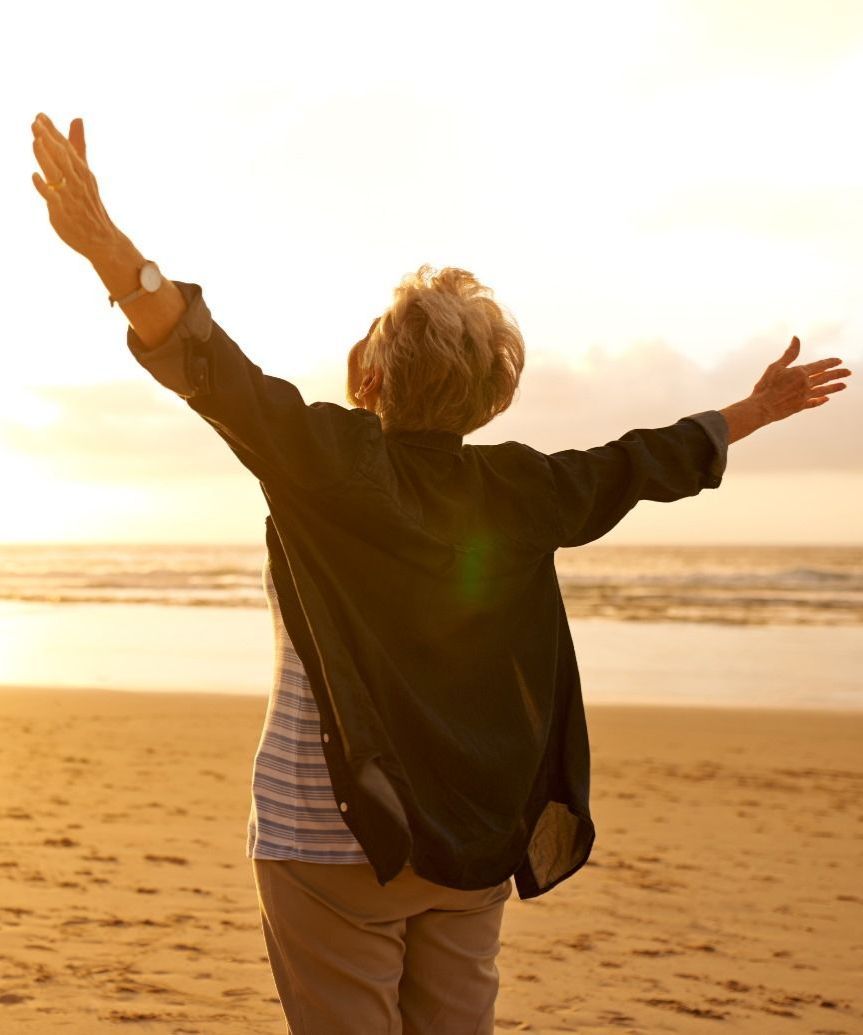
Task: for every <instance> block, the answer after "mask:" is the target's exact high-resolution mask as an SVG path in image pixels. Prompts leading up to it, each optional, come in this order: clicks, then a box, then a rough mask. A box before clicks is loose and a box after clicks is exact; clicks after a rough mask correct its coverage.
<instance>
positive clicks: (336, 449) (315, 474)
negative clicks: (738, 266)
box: [32, 115, 377, 491]
mask: <svg viewBox="0 0 863 1035" xmlns="http://www.w3.org/2000/svg"><path fill="white" fill-rule="evenodd" d="M32 128H33V138H34V139H33V151H34V153H35V155H36V158H37V160H38V161H39V164H40V165H41V167H42V171H43V173H44V174H45V176H46V177H47V180H45V179H43V178H42V177H41V176H40V175H39V174H38V173H34V174H33V184H34V186H35V187H36V189H37V190H38V192H39V194H40V195H41V196H42V198H43V199H44V200H45V202H46V204H47V208H48V215H49V218H50V221H51V225H52V227H53V228H54V230H55V231H56V232H57V234H58V236H59V237H60V238H61V239H62V240H63V241H64V242H65V243H66V244H68V245H69V247H70V248H72V249H74V250H75V251H77V252H79V253H80V254H81V255H83V256H85V258H87V259H89V260H90V262H91V263H92V265H93V267H94V268H95V269H96V271H97V273H98V274H99V276H100V277H101V278H102V280H103V282H104V284H105V286H106V287H107V288H108V290H109V293H110V294H111V295H112V296H115V297H121V298H122V297H124V296H125V295H127V294H128V293H130V292H132V291H134V290H135V289H136V288H137V287H138V271H139V269H140V267H141V266H142V265H143V264H144V261H145V260H144V256H143V255H142V254H141V253H140V252H139V251H138V249H137V248H136V247H135V246H134V245H133V244H132V242H131V241H130V240H129V239H128V238H127V237H126V236H125V235H124V234H122V233H121V232H120V231H119V230H118V229H117V227H116V226H115V224H114V223H113V221H112V220H111V219H110V218H109V217H108V213H107V212H106V211H105V207H104V205H103V204H102V201H101V199H100V197H99V191H98V187H97V185H96V180H95V177H94V176H93V173H92V172H91V170H90V168H89V166H88V164H87V158H86V146H85V143H84V127H83V122H82V121H81V119H75V120H73V122H72V124H71V126H70V128H69V137H68V138H66V137H64V136H63V134H62V133H60V132H59V130H57V129H56V128H55V127H54V126H53V124H52V123H51V121H50V119H48V118H47V117H46V116H44V115H39V116H38V117H37V119H36V120H35V121H34V122H33V127H32ZM122 308H123V312H124V313H125V315H126V317H127V319H128V320H129V324H130V326H129V327H128V328H127V336H126V341H127V345H128V347H129V350H130V351H131V353H132V355H133V356H134V357H135V359H136V360H137V361H138V362H139V363H140V364H141V365H142V366H143V367H144V368H145V369H147V370H148V371H149V372H150V374H152V376H153V377H154V378H155V379H156V380H157V381H158V382H159V383H160V384H162V385H164V386H165V387H166V388H169V389H171V390H172V391H174V392H176V393H177V394H178V395H179V396H181V397H182V398H183V399H185V401H186V402H187V403H188V405H189V407H190V408H191V409H192V410H194V411H195V412H196V413H198V414H199V415H200V416H201V417H203V419H204V420H206V421H207V422H208V424H210V426H211V427H212V428H213V429H214V430H215V431H216V432H217V433H218V434H219V435H220V436H221V437H222V438H223V439H224V440H225V442H226V443H227V444H228V446H229V447H230V448H231V450H232V451H233V452H234V454H235V455H236V456H237V457H238V459H239V460H240V462H241V463H242V464H243V465H244V466H245V467H246V468H248V469H249V470H250V471H251V472H252V473H253V474H255V475H256V477H258V478H259V479H260V480H261V481H266V482H268V483H269V485H270V486H271V488H272V487H274V486H275V487H280V488H282V489H285V490H288V491H290V489H291V488H293V487H296V486H298V485H302V486H303V487H304V488H307V489H325V488H327V487H329V486H331V485H334V484H337V483H339V482H341V481H343V480H344V479H346V478H348V477H351V476H352V475H353V474H354V473H355V472H356V470H357V467H358V461H359V458H360V457H361V456H362V454H363V452H364V448H365V446H366V444H368V443H370V442H371V439H372V436H373V435H374V434H375V432H376V430H377V429H376V427H375V422H376V421H377V418H376V417H374V416H373V415H372V414H370V413H367V412H366V411H365V410H360V409H353V410H347V409H345V408H344V407H342V406H337V405H335V404H333V403H324V402H319V403H312V404H311V405H308V404H306V403H305V401H304V400H303V398H302V396H301V394H300V392H299V390H298V389H297V388H296V387H295V386H294V385H293V384H291V383H290V382H289V381H285V380H284V379H282V378H279V377H275V376H273V375H270V374H265V373H264V372H263V371H262V370H261V368H260V367H259V366H258V365H257V364H256V363H254V362H253V361H252V360H251V359H250V358H249V357H248V356H247V355H246V354H245V353H244V352H243V350H242V349H241V348H240V347H239V345H237V343H236V342H235V341H234V340H233V339H232V338H231V337H230V335H228V334H227V333H226V332H225V331H224V330H223V328H222V327H220V326H219V324H218V323H216V321H215V320H213V318H212V315H211V313H210V310H209V308H208V306H207V304H206V302H205V301H204V298H203V295H202V292H201V288H200V285H198V284H192V283H186V282H183V281H177V282H176V283H174V282H172V281H170V280H164V279H163V283H162V285H161V286H160V287H159V289H158V291H156V292H153V293H149V294H146V295H143V296H141V297H140V298H138V299H135V300H134V301H132V302H129V303H128V304H126V305H124V306H123V307H122Z"/></svg>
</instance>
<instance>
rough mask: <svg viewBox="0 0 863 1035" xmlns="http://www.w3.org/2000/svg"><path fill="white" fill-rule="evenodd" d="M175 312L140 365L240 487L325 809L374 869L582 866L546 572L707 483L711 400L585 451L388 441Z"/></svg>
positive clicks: (404, 435) (577, 722) (402, 438)
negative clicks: (217, 450) (252, 497)
mask: <svg viewBox="0 0 863 1035" xmlns="http://www.w3.org/2000/svg"><path fill="white" fill-rule="evenodd" d="M175 283H177V286H178V288H179V289H180V290H181V291H182V293H183V295H184V297H185V298H186V301H187V303H188V308H187V310H186V312H185V313H184V315H183V317H182V318H181V319H180V322H179V324H178V325H177V326H176V328H175V329H174V331H173V332H172V333H171V336H170V337H169V338H168V340H167V341H165V342H164V344H162V345H160V346H159V347H158V348H156V349H148V348H146V346H144V344H143V343H142V342H141V340H140V339H139V338H138V336H137V335H136V334H135V332H134V330H133V328H132V327H131V326H130V327H129V328H128V331H127V344H128V347H129V349H130V351H131V352H132V355H133V356H134V357H135V359H136V360H137V361H138V362H139V363H140V364H141V365H142V366H144V367H145V368H146V369H147V370H149V371H150V373H151V374H152V375H153V377H155V378H156V379H157V380H158V381H159V382H160V383H161V384H162V385H164V386H165V387H166V388H169V389H171V390H172V391H174V392H176V393H177V394H178V395H180V396H181V397H182V398H183V399H185V401H186V402H187V403H188V405H189V407H190V408H191V409H192V410H194V411H195V412H196V413H197V414H199V415H200V416H201V417H203V419H204V420H205V421H207V423H208V424H209V425H210V426H211V427H212V428H213V429H214V430H215V431H216V432H217V433H218V434H219V435H220V436H221V437H222V438H223V439H224V441H225V442H226V443H227V445H228V446H229V447H230V448H231V450H232V451H233V452H234V454H235V455H236V456H237V457H238V458H239V460H240V461H241V463H242V464H243V465H244V466H245V467H246V468H248V470H249V471H250V472H251V473H252V474H253V475H254V476H255V477H256V478H257V479H258V481H259V483H260V486H261V490H262V492H263V494H264V497H265V498H266V501H267V504H268V507H269V513H268V515H267V517H266V528H265V532H266V545H267V550H268V553H269V557H270V562H271V564H272V570H273V582H274V584H275V587H276V591H277V595H278V599H279V605H280V608H281V611H282V615H283V619H284V622H285V627H286V629H287V632H288V634H289V636H290V638H291V640H292V641H293V644H294V647H295V648H296V651H297V654H298V655H299V657H300V659H301V661H302V662H303V665H304V666H305V668H306V671H307V673H308V676H309V681H310V683H311V688H312V691H313V693H314V697H315V700H316V702H317V705H318V709H319V711H320V717H321V734H322V738H323V751H324V755H325V758H326V761H327V768H328V770H329V773H330V778H331V780H332V785H333V794H334V796H335V800H336V801H337V802H338V803H339V806H340V808H341V814H342V818H343V819H344V821H345V823H346V824H347V825H348V827H349V828H350V830H351V831H352V833H353V834H354V836H355V837H356V839H357V840H358V841H359V842H360V844H361V845H362V847H363V850H364V851H365V853H366V855H367V856H368V859H369V861H370V862H371V864H372V866H373V867H374V870H375V873H376V875H377V878H378V882H379V883H380V884H381V885H384V884H386V883H387V882H388V881H389V880H391V879H392V878H393V877H395V876H396V874H398V873H399V871H400V870H401V869H402V867H403V866H404V864H405V862H406V861H410V863H411V866H412V867H413V868H414V870H415V871H416V872H417V873H418V874H419V875H420V876H421V877H425V878H426V879H427V880H430V881H434V882H436V883H438V884H443V885H446V886H449V887H454V888H463V889H476V888H484V887H491V886H492V885H495V884H498V883H500V882H501V881H503V880H505V879H506V878H507V877H509V876H511V875H512V876H514V880H515V883H516V888H517V890H518V893H519V896H520V897H521V898H531V897H535V896H537V895H541V894H543V893H545V892H546V891H549V890H550V889H551V888H553V887H554V886H555V885H556V884H558V883H560V882H561V881H562V880H565V879H566V878H567V877H569V876H571V875H572V874H573V873H575V871H576V870H578V869H580V868H581V867H582V866H583V865H584V863H585V862H586V861H587V859H588V856H589V854H590V850H591V847H592V845H593V841H594V837H595V828H594V824H593V820H592V819H591V815H590V807H589V791H590V750H589V744H588V736H587V727H586V721H585V714H584V706H583V703H582V696H581V686H580V682H579V674H578V666H577V663H576V658H575V651H574V649H573V644H572V638H571V636H570V631H569V623H568V621H567V617H566V612H565V610H564V606H563V601H562V599H561V594H560V588H559V586H558V581H557V575H556V572H555V567H554V553H555V551H556V550H557V549H558V547H562V546H578V545H580V544H583V543H588V542H591V541H592V540H594V539H598V538H599V537H600V536H602V535H604V534H605V533H606V532H608V531H609V530H610V529H612V528H614V526H615V525H616V524H617V523H618V522H619V521H620V520H621V519H622V518H623V517H624V516H625V515H626V514H627V513H628V512H629V511H630V510H631V509H632V508H633V507H634V506H635V505H636V503H638V501H639V500H643V499H648V500H662V501H671V500H677V499H681V498H682V497H685V496H694V495H696V494H697V493H699V492H700V491H701V490H702V489H704V488H716V487H717V486H718V485H719V484H720V482H721V480H722V475H723V472H724V470H725V463H726V457H727V448H728V428H727V424H726V422H725V419H724V417H723V416H722V414H721V413H719V412H717V411H716V410H709V411H706V412H704V413H700V414H694V415H691V416H688V417H683V418H681V419H680V420H678V421H677V422H676V423H674V424H671V425H669V426H668V427H662V428H649V429H638V430H633V431H628V432H627V433H626V434H625V435H623V436H622V437H621V438H619V439H617V440H615V441H613V442H609V443H607V444H606V445H603V446H596V447H593V448H591V449H587V450H579V449H567V450H563V451H561V452H557V453H550V454H544V453H541V452H539V451H537V450H536V449H533V448H531V447H530V446H528V445H524V444H522V443H520V442H502V443H500V444H498V445H466V444H465V443H463V441H462V438H461V436H460V435H457V434H454V433H450V432H442V431H421V432H417V431H412V432H392V433H385V432H384V430H383V428H382V426H381V423H380V419H379V418H378V417H377V415H376V414H373V413H370V412H368V411H366V410H363V409H347V408H345V407H343V406H338V405H336V404H334V403H329V402H314V403H311V404H308V403H306V402H305V401H304V400H303V398H302V396H301V395H300V393H299V391H298V390H297V388H296V387H295V386H294V385H293V384H291V383H290V382H288V381H285V380H283V379H282V378H279V377H275V376H273V375H270V374H264V373H263V372H262V371H261V369H260V367H258V366H257V365H256V364H255V363H254V362H252V360H251V359H249V358H248V357H247V356H246V355H245V354H244V353H243V352H242V350H241V349H240V348H239V346H238V345H237V344H236V343H235V342H234V341H233V340H232V339H231V338H230V337H229V336H228V335H227V333H226V332H225V331H224V330H223V329H222V328H221V327H220V326H219V325H218V324H217V323H216V322H215V321H214V320H213V318H212V316H211V314H210V310H209V308H208V306H207V304H206V303H205V301H204V299H203V295H202V292H201V288H200V286H199V285H197V284H191V283H183V282H179V281H176V282H175Z"/></svg>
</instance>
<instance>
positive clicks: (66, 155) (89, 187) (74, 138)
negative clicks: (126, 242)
mask: <svg viewBox="0 0 863 1035" xmlns="http://www.w3.org/2000/svg"><path fill="white" fill-rule="evenodd" d="M32 129H33V153H34V154H35V155H36V160H37V161H38V162H39V165H40V166H41V168H42V172H43V174H44V176H45V179H43V178H42V177H41V176H40V175H39V173H33V185H34V186H35V188H36V190H37V191H39V193H40V194H41V195H42V197H43V198H44V199H45V201H46V202H47V205H48V218H49V219H50V221H51V226H53V227H54V229H55V231H56V232H57V235H58V237H60V239H61V240H63V241H65V242H66V244H68V245H69V247H70V248H72V249H74V250H75V251H76V252H79V253H80V254H81V255H84V256H86V257H87V258H88V259H90V260H92V259H93V258H94V256H96V255H98V253H99V251H100V250H101V249H103V248H104V247H105V246H106V245H108V244H110V242H111V241H113V240H114V239H115V238H116V236H117V233H118V231H117V228H116V227H115V226H114V224H113V223H112V222H111V220H110V219H109V217H108V213H107V212H106V211H105V206H104V205H103V204H102V199H101V198H100V197H99V188H98V187H97V186H96V178H95V176H94V175H93V173H92V172H91V171H90V167H89V166H88V165H87V146H86V144H85V142H84V122H83V119H73V120H72V122H71V124H70V126H69V136H68V138H66V137H64V136H63V134H62V133H61V132H60V131H59V130H58V129H56V128H55V126H54V124H53V123H52V122H51V120H50V119H49V118H48V116H47V115H42V114H40V115H37V116H36V119H35V120H34V122H33V126H32Z"/></svg>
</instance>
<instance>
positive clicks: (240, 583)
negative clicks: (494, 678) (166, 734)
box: [0, 543, 863, 710]
mask: <svg viewBox="0 0 863 1035" xmlns="http://www.w3.org/2000/svg"><path fill="white" fill-rule="evenodd" d="M265 560H266V548H265V546H264V544H263V543H261V544H260V545H259V546H257V545H251V546H249V545H240V546H238V545H232V544H226V545H176V544H171V545H132V546H129V545H104V546H98V545H97V546H92V545H63V546H57V545H45V544H42V545H15V546H12V545H0V687H2V686H31V687H37V686H46V687H68V688H70V689H71V688H103V689H112V690H149V691H168V690H171V691H173V690H180V691H194V692H218V693H242V694H261V695H265V694H267V693H268V692H269V689H270V686H271V683H272V677H273V644H272V628H271V622H270V615H269V611H268V610H267V606H266V598H265V595H264V589H263V583H262V567H263V564H264V562H265ZM556 564H557V570H558V575H559V578H560V582H561V587H562V592H563V596H564V600H565V601H566V604H567V610H568V613H569V616H570V628H571V630H572V635H573V641H574V643H575V648H576V656H577V659H578V664H579V671H580V673H581V678H582V690H583V695H584V699H585V703H586V705H587V706H588V707H589V706H590V705H591V704H593V703H596V704H628V703H639V704H650V703H653V704H678V705H688V706H699V705H701V706H705V705H706V706H717V705H718V706H733V707H767V708H775V707H790V708H827V709H852V710H860V709H863V548H859V547H737V546H735V547H728V546H715V547H693V546H688V547H677V548H673V547H666V546H655V547H640V546H608V545H605V544H602V543H596V544H590V545H589V546H586V547H581V548H579V549H577V550H562V551H559V552H558V555H557V557H556Z"/></svg>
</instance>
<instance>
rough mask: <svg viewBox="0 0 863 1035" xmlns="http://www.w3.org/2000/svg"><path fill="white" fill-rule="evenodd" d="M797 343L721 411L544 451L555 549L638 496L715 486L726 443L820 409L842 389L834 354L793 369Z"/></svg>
mask: <svg viewBox="0 0 863 1035" xmlns="http://www.w3.org/2000/svg"><path fill="white" fill-rule="evenodd" d="M799 349H800V342H799V340H798V339H797V338H794V339H793V340H792V342H791V345H789V347H788V348H787V349H786V350H785V352H784V353H783V355H782V356H781V357H780V358H779V359H778V360H776V361H775V362H774V363H771V364H770V366H769V367H768V368H767V369H766V370H765V371H764V374H763V375H762V376H761V378H760V380H759V381H758V383H757V384H756V385H755V388H754V389H753V390H752V394H751V395H750V396H749V397H748V398H746V399H744V400H742V401H741V402H737V403H733V404H732V405H731V406H726V407H725V408H724V409H721V410H707V411H705V412H703V413H699V414H693V415H691V416H689V417H684V418H682V419H681V420H679V421H677V422H676V423H675V424H671V425H668V426H667V427H664V428H638V429H633V430H632V431H628V432H627V433H626V434H625V435H623V436H621V437H620V438H619V439H617V440H615V441H613V442H608V443H606V444H605V445H604V446H594V447H593V448H591V449H587V450H578V449H566V450H562V451H560V452H558V453H552V454H550V455H549V456H548V464H549V469H550V472H551V477H552V482H553V485H554V489H555V492H556V495H557V500H558V533H557V538H556V540H555V543H554V545H555V547H558V546H581V545H582V544H584V543H589V542H592V541H593V540H595V539H599V538H600V537H601V536H603V535H605V534H606V532H609V531H610V530H611V529H612V528H614V527H615V525H617V524H618V522H620V521H621V520H622V519H623V518H624V517H625V516H626V514H627V513H628V512H629V511H630V510H631V509H632V508H633V507H634V506H635V505H636V503H638V502H639V501H640V500H656V501H660V502H671V501H673V500H679V499H683V498H684V497H686V496H695V495H697V494H698V493H699V492H701V490H702V489H715V488H717V487H718V486H719V484H720V483H721V481H722V475H723V472H724V470H725V462H726V453H727V449H728V445H729V444H730V443H731V442H736V441H737V440H738V439H741V438H743V437H745V436H746V435H750V434H751V433H752V432H753V431H757V430H758V429H759V428H762V427H764V426H765V425H767V424H770V423H772V422H773V421H777V420H782V419H784V418H786V417H790V416H791V415H792V414H793V413H799V412H800V410H804V409H812V408H814V407H817V406H822V405H823V404H824V403H826V402H827V401H828V399H829V398H830V395H831V394H832V393H833V392H837V391H839V390H841V389H842V388H844V387H845V384H844V383H843V382H842V381H841V380H839V379H840V378H843V377H848V376H849V375H850V374H851V371H850V370H847V369H845V368H842V369H838V370H837V369H832V368H835V367H836V365H837V364H839V363H841V362H842V361H841V360H840V359H835V358H834V359H821V360H816V361H815V362H813V363H803V364H801V365H800V366H797V367H792V366H790V363H791V362H792V361H793V360H794V358H795V357H796V356H797V354H798V352H799Z"/></svg>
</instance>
